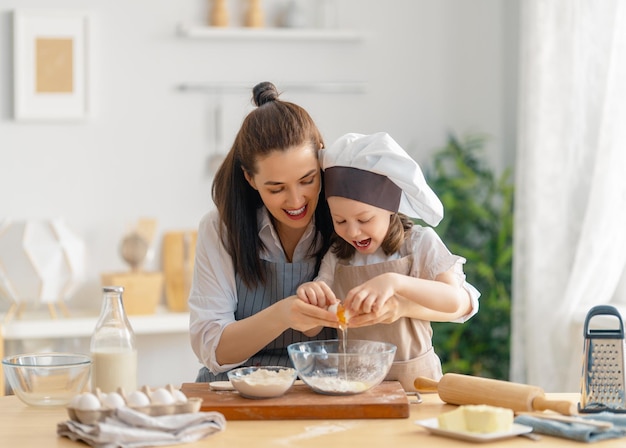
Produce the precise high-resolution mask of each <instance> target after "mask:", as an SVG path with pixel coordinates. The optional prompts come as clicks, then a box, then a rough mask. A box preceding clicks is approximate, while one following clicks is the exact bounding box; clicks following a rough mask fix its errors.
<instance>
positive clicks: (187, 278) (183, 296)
mask: <svg viewBox="0 0 626 448" xmlns="http://www.w3.org/2000/svg"><path fill="white" fill-rule="evenodd" d="M197 237H198V232H197V231H196V230H189V231H179V232H167V233H166V234H165V235H163V249H162V250H163V254H162V264H163V274H164V275H165V299H166V301H167V307H168V309H169V310H170V311H173V312H182V311H187V309H188V306H187V297H188V296H189V290H190V289H191V280H192V278H193V266H194V261H195V256H196V240H197Z"/></svg>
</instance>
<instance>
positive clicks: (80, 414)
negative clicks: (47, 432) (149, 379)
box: [67, 384, 202, 425]
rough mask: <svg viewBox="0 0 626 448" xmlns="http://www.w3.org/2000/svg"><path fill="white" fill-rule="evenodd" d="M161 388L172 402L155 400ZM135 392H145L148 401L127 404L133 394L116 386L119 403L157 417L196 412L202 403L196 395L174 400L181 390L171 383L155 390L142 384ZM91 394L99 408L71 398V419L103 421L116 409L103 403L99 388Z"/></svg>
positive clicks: (68, 411)
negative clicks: (74, 403)
mask: <svg viewBox="0 0 626 448" xmlns="http://www.w3.org/2000/svg"><path fill="white" fill-rule="evenodd" d="M163 390H165V391H167V392H169V394H170V396H171V397H172V400H174V402H173V403H163V402H159V400H155V398H156V397H155V396H154V395H155V392H156V394H158V395H160V394H162V393H163V392H162V391H163ZM136 392H142V393H143V394H145V396H146V397H147V398H148V400H149V401H150V403H149V404H147V405H136V404H128V402H129V400H128V398H129V396H131V395H133V393H131V394H128V395H127V394H126V392H125V391H124V389H122V388H118V389H117V393H118V394H119V395H120V396H121V397H122V399H123V401H124V403H123V404H122V403H120V405H121V406H127V407H129V408H131V409H133V410H135V411H138V412H141V413H143V414H146V415H150V416H153V417H158V416H161V415H172V414H189V413H194V412H198V411H199V410H200V406H201V405H202V398H198V397H191V398H187V397H185V401H175V400H176V398H175V397H176V395H178V394H177V393H176V392H178V393H179V394H182V392H180V391H178V390H176V389H175V388H174V387H173V386H172V385H171V384H168V385H167V386H166V387H165V388H161V389H155V390H152V389H150V387H148V386H143V387H142V388H141V389H139V390H138V391H136ZM81 395H83V394H81ZM91 395H93V396H94V398H95V399H96V400H97V403H98V405H99V406H100V407H99V408H91V407H90V408H89V409H85V408H81V407H80V406H76V405H72V402H73V401H74V400H72V401H71V402H70V405H69V406H67V414H68V415H69V417H70V419H71V420H74V421H77V422H79V423H83V424H86V425H93V424H95V423H97V422H101V421H104V420H105V419H106V418H107V417H110V416H112V415H113V413H114V412H115V410H116V407H112V406H105V405H104V404H103V403H104V399H105V396H106V394H104V393H102V391H100V389H98V388H96V390H95V391H94V392H93V393H91ZM75 398H76V397H75ZM93 401H94V403H93V404H95V400H93ZM160 401H162V400H160Z"/></svg>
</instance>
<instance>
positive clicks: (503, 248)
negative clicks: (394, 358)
mask: <svg viewBox="0 0 626 448" xmlns="http://www.w3.org/2000/svg"><path fill="white" fill-rule="evenodd" d="M485 142H486V138H485V137H484V136H482V135H470V136H467V137H465V138H464V139H462V140H459V139H458V138H457V137H455V136H454V135H450V136H449V137H448V140H447V144H446V146H445V147H443V148H441V149H440V150H438V151H437V152H436V153H435V154H434V158H433V165H432V169H431V170H425V176H426V178H427V181H428V183H429V185H430V186H431V187H432V188H433V190H434V191H435V193H437V195H438V196H439V198H440V199H441V201H442V203H443V206H444V212H445V213H444V215H445V216H444V219H443V220H442V222H441V223H440V224H439V226H437V227H436V228H435V231H436V232H437V233H438V234H439V235H440V236H441V238H442V239H443V241H444V242H445V244H446V245H447V246H448V248H449V249H450V251H451V252H452V253H455V254H458V255H460V256H463V257H465V258H466V259H467V263H466V264H465V266H464V271H465V274H466V277H467V280H468V282H469V283H471V284H472V285H474V286H475V287H476V288H477V289H478V290H479V291H480V293H481V297H480V311H479V312H478V314H477V315H476V316H474V317H473V318H472V319H470V320H469V321H468V322H466V323H463V324H458V323H447V322H446V323H442V322H437V323H435V322H434V323H433V331H434V335H433V344H434V346H435V350H436V351H437V353H438V354H439V356H440V357H441V360H442V364H443V370H444V372H455V373H464V374H469V375H477V376H483V377H488V378H496V379H508V377H509V365H510V335H511V277H512V275H511V272H512V261H513V192H514V187H513V183H512V181H511V176H510V169H506V170H505V171H504V172H503V173H502V174H501V175H500V176H496V175H495V173H494V172H493V170H492V169H490V168H489V167H487V166H486V164H485V163H484V160H483V150H484V146H485Z"/></svg>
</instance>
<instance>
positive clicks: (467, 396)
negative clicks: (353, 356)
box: [414, 373, 577, 415]
mask: <svg viewBox="0 0 626 448" xmlns="http://www.w3.org/2000/svg"><path fill="white" fill-rule="evenodd" d="M414 385H415V388H416V389H417V390H418V391H422V392H428V391H432V392H435V391H436V392H437V393H438V394H439V398H441V399H442V400H443V401H445V402H446V403H450V404H457V405H462V404H487V405H490V406H498V407H501V408H509V409H512V410H513V411H515V412H530V411H545V410H551V411H556V412H558V413H560V414H564V415H575V414H576V413H577V411H576V406H575V405H574V403H572V402H569V401H564V400H548V399H547V398H546V397H545V394H544V392H543V389H541V388H540V387H537V386H529V385H526V384H519V383H511V382H509V381H502V380H494V379H489V378H480V377H476V376H470V375H461V374H458V373H446V374H445V375H443V377H442V378H441V380H440V381H439V382H437V381H435V380H432V379H430V378H424V377H417V378H416V379H415V381H414Z"/></svg>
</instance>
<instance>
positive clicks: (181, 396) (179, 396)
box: [172, 389, 187, 403]
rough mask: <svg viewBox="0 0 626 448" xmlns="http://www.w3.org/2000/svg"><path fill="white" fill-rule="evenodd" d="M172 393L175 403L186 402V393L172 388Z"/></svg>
mask: <svg viewBox="0 0 626 448" xmlns="http://www.w3.org/2000/svg"><path fill="white" fill-rule="evenodd" d="M172 395H173V396H174V400H175V401H176V403H187V395H185V394H184V393H182V392H181V391H180V390H178V389H174V391H173V392H172Z"/></svg>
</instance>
